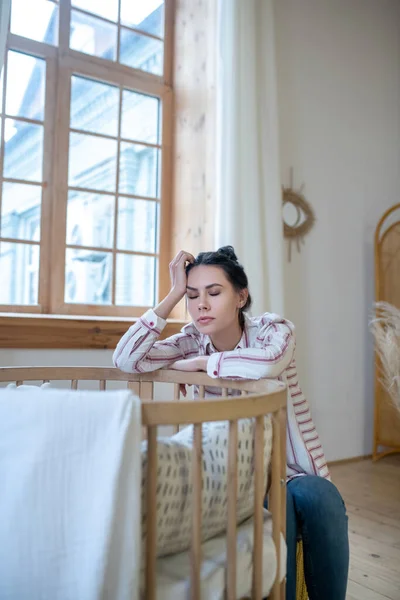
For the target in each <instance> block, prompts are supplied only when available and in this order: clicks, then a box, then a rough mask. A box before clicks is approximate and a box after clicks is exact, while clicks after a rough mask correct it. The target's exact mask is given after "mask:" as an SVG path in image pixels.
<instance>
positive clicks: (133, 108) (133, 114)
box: [121, 90, 160, 144]
mask: <svg viewBox="0 0 400 600" xmlns="http://www.w3.org/2000/svg"><path fill="white" fill-rule="evenodd" d="M159 112H160V101H159V99H158V98H153V97H152V96H145V95H144V94H137V93H136V92H131V91H129V90H124V91H123V93H122V117H121V118H122V123H121V137H123V138H127V139H130V140H137V141H139V142H148V143H149V144H158V143H160V135H159V131H160V126H159Z"/></svg>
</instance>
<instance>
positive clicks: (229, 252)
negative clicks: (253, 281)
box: [217, 246, 238, 263]
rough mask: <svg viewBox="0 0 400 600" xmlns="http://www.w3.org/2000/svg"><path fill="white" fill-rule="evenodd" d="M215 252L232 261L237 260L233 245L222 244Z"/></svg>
mask: <svg viewBox="0 0 400 600" xmlns="http://www.w3.org/2000/svg"><path fill="white" fill-rule="evenodd" d="M217 252H218V253H219V254H223V255H224V256H226V257H227V258H230V260H233V262H236V263H237V262H238V259H237V256H236V254H235V250H234V248H233V246H222V248H219V249H218V250H217Z"/></svg>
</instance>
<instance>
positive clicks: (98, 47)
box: [69, 10, 117, 60]
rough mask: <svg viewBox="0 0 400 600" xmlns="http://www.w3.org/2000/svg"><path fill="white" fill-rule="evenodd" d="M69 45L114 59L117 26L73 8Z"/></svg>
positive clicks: (88, 52)
mask: <svg viewBox="0 0 400 600" xmlns="http://www.w3.org/2000/svg"><path fill="white" fill-rule="evenodd" d="M69 45H70V48H72V50H78V51H79V52H84V53H85V54H91V55H92V56H100V57H101V58H107V59H109V60H115V59H116V56H117V26H116V25H112V24H111V23H106V22H105V21H102V20H101V19H96V17H89V16H88V15H85V14H83V13H80V12H77V11H76V10H73V11H71V34H70V41H69Z"/></svg>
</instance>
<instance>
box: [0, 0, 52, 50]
mask: <svg viewBox="0 0 400 600" xmlns="http://www.w3.org/2000/svg"><path fill="white" fill-rule="evenodd" d="M11 33H16V34H18V35H22V36H24V37H27V38H30V39H31V40H36V41H38V42H46V44H52V45H54V46H56V45H57V44H58V6H57V4H54V2H47V0H12V5H11Z"/></svg>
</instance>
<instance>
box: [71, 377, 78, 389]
mask: <svg viewBox="0 0 400 600" xmlns="http://www.w3.org/2000/svg"><path fill="white" fill-rule="evenodd" d="M77 389H78V380H77V379H72V381H71V390H77Z"/></svg>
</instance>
